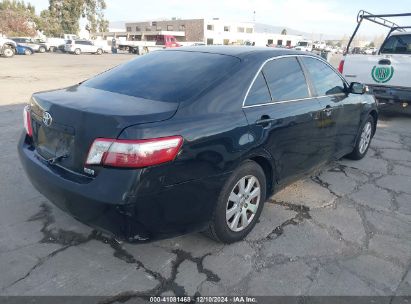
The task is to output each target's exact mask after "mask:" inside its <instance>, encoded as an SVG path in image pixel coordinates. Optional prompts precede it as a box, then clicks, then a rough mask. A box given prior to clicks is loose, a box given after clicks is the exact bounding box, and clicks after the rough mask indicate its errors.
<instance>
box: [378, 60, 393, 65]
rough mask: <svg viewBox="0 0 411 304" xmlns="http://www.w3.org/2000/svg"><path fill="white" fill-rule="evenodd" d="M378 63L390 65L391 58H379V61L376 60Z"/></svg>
mask: <svg viewBox="0 0 411 304" xmlns="http://www.w3.org/2000/svg"><path fill="white" fill-rule="evenodd" d="M378 64H381V65H391V60H389V59H381V60H380V61H378Z"/></svg>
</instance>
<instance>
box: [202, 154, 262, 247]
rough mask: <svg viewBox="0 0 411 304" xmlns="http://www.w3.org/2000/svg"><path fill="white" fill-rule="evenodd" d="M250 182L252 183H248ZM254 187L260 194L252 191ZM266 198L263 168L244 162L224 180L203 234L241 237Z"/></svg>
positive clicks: (228, 239)
mask: <svg viewBox="0 0 411 304" xmlns="http://www.w3.org/2000/svg"><path fill="white" fill-rule="evenodd" d="M241 181H244V184H243V187H242V189H244V190H245V194H246V196H243V194H241V193H244V192H243V191H242V190H241ZM250 183H252V184H250ZM249 185H253V187H247V186H249ZM257 188H259V196H256V195H255V194H256V193H258V190H257ZM247 189H250V190H247ZM253 193H254V198H251V199H250V198H247V194H248V195H250V194H251V196H253ZM265 198H266V177H265V175H264V171H263V169H262V168H261V167H260V166H259V165H258V164H257V163H256V162H254V161H251V160H247V161H245V162H243V163H242V164H241V165H240V166H239V167H238V168H237V169H236V170H235V171H234V172H233V173H232V174H231V176H230V177H229V178H228V180H227V181H226V183H225V184H224V186H223V188H222V190H221V192H220V195H219V197H218V201H217V204H216V207H215V210H214V213H213V217H212V219H211V222H210V224H209V227H208V229H207V231H205V233H206V235H207V236H209V237H210V238H212V239H214V240H216V241H218V242H222V243H228V244H229V243H234V242H237V241H240V240H242V239H244V238H245V237H246V236H247V234H248V233H250V231H251V230H252V229H253V228H254V226H255V224H256V223H257V220H258V218H259V217H260V214H261V211H262V209H263V205H264V201H265ZM235 202H237V203H235ZM251 207H252V208H251ZM244 217H245V220H244ZM230 226H231V227H230Z"/></svg>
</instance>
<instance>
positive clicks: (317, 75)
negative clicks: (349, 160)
mask: <svg viewBox="0 0 411 304" xmlns="http://www.w3.org/2000/svg"><path fill="white" fill-rule="evenodd" d="M300 59H301V61H302V62H303V64H304V68H305V70H306V72H307V74H308V76H309V79H310V81H311V83H312V86H313V94H314V95H315V96H316V97H317V98H318V100H319V102H320V103H321V106H322V111H321V134H322V136H321V138H322V141H323V145H324V150H323V151H324V153H326V156H327V157H328V158H334V157H341V156H342V155H341V154H344V152H346V150H347V149H348V150H350V148H351V147H352V146H353V144H354V140H355V137H356V134H357V131H358V127H359V123H360V116H361V102H360V101H359V100H358V98H359V96H358V95H349V94H347V93H346V92H347V86H348V85H347V83H346V82H345V80H344V79H343V78H342V77H341V76H340V74H339V73H338V72H337V71H335V70H334V69H333V68H332V67H331V66H330V65H329V64H328V63H326V62H324V61H323V60H321V59H319V58H317V57H310V56H302V57H300Z"/></svg>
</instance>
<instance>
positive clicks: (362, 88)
mask: <svg viewBox="0 0 411 304" xmlns="http://www.w3.org/2000/svg"><path fill="white" fill-rule="evenodd" d="M365 92H367V86H366V85H364V84H362V83H359V82H351V84H350V93H352V94H364V93H365Z"/></svg>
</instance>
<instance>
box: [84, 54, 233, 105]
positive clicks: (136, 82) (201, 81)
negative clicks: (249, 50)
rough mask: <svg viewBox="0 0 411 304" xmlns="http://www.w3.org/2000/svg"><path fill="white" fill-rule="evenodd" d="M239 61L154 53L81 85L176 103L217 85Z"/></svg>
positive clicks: (220, 57)
mask: <svg viewBox="0 0 411 304" xmlns="http://www.w3.org/2000/svg"><path fill="white" fill-rule="evenodd" d="M239 62H240V59H238V58H236V57H232V56H226V55H219V54H210V53H200V52H185V51H155V52H152V53H149V54H147V55H143V56H139V57H138V58H136V59H134V60H132V61H129V62H127V63H125V64H123V65H120V66H118V67H116V68H114V69H112V70H109V71H107V72H105V73H103V74H100V75H98V76H96V77H94V78H92V79H90V80H87V81H86V82H84V83H83V85H85V86H88V87H92V88H95V89H100V90H105V91H110V92H114V93H120V94H125V95H130V96H135V97H141V98H145V99H151V100H161V101H167V102H179V101H184V100H187V99H189V98H191V97H194V96H195V95H196V94H198V93H200V92H202V91H204V90H205V89H207V88H208V87H210V85H212V84H213V83H215V82H218V81H219V80H221V78H222V77H224V76H225V75H227V74H228V73H229V72H230V70H231V69H232V68H233V66H234V65H236V64H237V63H239Z"/></svg>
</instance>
